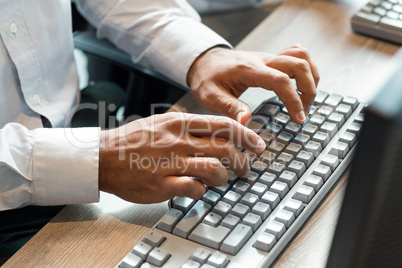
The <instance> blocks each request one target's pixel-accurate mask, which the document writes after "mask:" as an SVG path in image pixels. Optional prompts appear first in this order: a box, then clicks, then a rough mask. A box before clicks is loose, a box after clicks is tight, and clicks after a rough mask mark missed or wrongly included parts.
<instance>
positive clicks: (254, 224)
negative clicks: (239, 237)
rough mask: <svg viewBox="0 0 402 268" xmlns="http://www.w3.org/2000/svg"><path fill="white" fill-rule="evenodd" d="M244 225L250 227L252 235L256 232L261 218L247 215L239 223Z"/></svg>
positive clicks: (255, 215) (252, 214) (250, 214)
mask: <svg viewBox="0 0 402 268" xmlns="http://www.w3.org/2000/svg"><path fill="white" fill-rule="evenodd" d="M241 223H242V224H244V225H247V226H250V227H251V230H252V231H253V233H254V232H255V231H257V229H258V227H260V225H261V224H262V220H261V217H260V216H259V215H257V214H254V213H248V214H247V215H246V217H244V219H243V221H242V222H241Z"/></svg>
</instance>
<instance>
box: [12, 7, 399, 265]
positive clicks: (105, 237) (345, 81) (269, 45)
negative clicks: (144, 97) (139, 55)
mask: <svg viewBox="0 0 402 268" xmlns="http://www.w3.org/2000/svg"><path fill="white" fill-rule="evenodd" d="M348 2H353V3H349V4H348ZM364 2H365V1H363V0H361V1H360V0H359V1H358V0H354V1H348V0H344V1H343V2H342V1H332V2H327V1H308V0H291V1H288V2H286V3H285V4H283V5H281V6H280V7H279V8H277V9H276V10H275V11H274V12H273V13H272V14H271V15H270V16H269V17H268V18H267V19H266V20H265V21H264V22H263V23H261V25H259V27H257V28H256V29H255V30H254V31H253V32H252V33H251V34H250V35H249V36H247V37H246V38H245V40H244V41H243V42H241V43H240V44H239V45H238V47H237V48H238V49H244V50H258V51H265V52H270V53H273V52H278V51H280V50H281V49H283V48H285V47H288V46H290V45H293V44H295V43H300V44H302V45H303V46H305V47H306V48H308V49H309V51H310V52H311V54H312V56H313V58H314V59H315V61H316V62H317V64H318V66H319V70H320V73H321V82H320V85H319V88H320V89H322V90H325V91H329V92H339V93H341V94H345V95H354V96H357V97H358V98H359V99H360V100H362V101H367V100H369V99H370V98H371V97H372V96H373V94H374V93H375V89H376V85H378V84H379V81H380V80H381V79H379V78H381V77H384V74H385V73H386V70H387V68H388V66H389V65H388V63H387V62H388V60H389V59H390V58H391V57H392V56H393V55H394V54H395V53H396V51H397V50H398V48H399V47H398V46H396V45H392V44H388V43H385V42H381V41H377V40H374V39H370V38H366V37H362V36H359V35H355V34H353V33H352V32H351V30H350V23H349V19H350V16H351V14H352V13H353V11H354V10H356V9H357V8H359V7H360V6H361V5H362V4H363V3H364ZM269 96H272V93H270V92H265V91H263V90H261V89H250V90H249V91H247V92H246V93H245V94H243V96H242V97H241V98H242V99H243V100H244V101H246V102H247V103H249V104H250V106H251V107H252V108H255V107H256V106H257V105H258V102H259V101H261V100H262V99H263V98H265V97H269ZM176 108H178V109H180V110H183V111H188V112H202V109H200V108H199V106H198V104H196V103H195V101H194V99H193V98H192V96H191V95H190V94H188V95H186V96H184V97H183V98H182V99H181V100H180V101H179V102H178V103H177V105H176ZM344 185H345V179H342V180H341V182H340V183H339V184H338V185H337V186H336V187H335V188H334V190H333V191H332V193H331V194H330V195H329V196H328V198H327V199H326V200H325V201H324V202H323V204H322V205H321V207H320V208H319V209H318V210H317V211H316V213H315V214H314V216H313V217H312V218H311V220H310V221H309V222H308V223H307V225H306V227H305V228H303V230H302V231H301V232H300V233H299V234H298V235H297V237H296V238H295V240H294V241H293V243H292V244H291V245H290V246H289V248H288V249H287V250H286V251H285V252H284V254H283V255H282V256H281V257H280V259H279V260H278V262H277V263H276V264H275V266H276V267H303V266H304V267H323V266H324V265H325V262H326V258H327V254H328V250H329V247H330V243H331V238H332V234H333V231H334V227H335V224H336V221H337V215H338V212H339V208H340V204H341V201H342V194H343V188H344ZM166 210H167V204H166V203H162V204H154V205H136V204H129V203H127V202H124V201H122V200H120V199H119V198H116V197H114V196H111V195H109V194H104V193H101V201H100V203H99V204H87V205H74V206H67V207H66V208H65V209H63V210H62V211H61V212H60V213H59V214H58V215H57V216H56V217H55V218H54V219H53V220H52V221H51V222H50V223H49V224H47V225H46V226H45V227H44V228H43V229H42V230H41V231H40V232H39V233H38V234H37V235H36V236H35V237H34V238H33V239H31V240H30V241H29V242H28V243H27V244H26V245H25V246H24V247H23V248H22V249H21V250H20V251H18V252H17V253H16V254H15V255H14V256H13V257H12V258H11V259H10V260H9V261H8V262H7V263H6V264H5V265H4V267H78V266H79V267H113V266H114V265H116V264H117V263H118V262H119V261H120V260H121V259H122V258H123V257H124V256H125V254H126V253H128V252H129V251H130V250H131V248H132V247H133V246H134V245H135V244H136V243H138V242H139V241H140V240H141V238H142V236H143V235H145V233H146V232H147V230H148V229H149V228H150V227H152V226H153V225H154V224H155V223H156V222H157V221H158V219H159V218H160V217H161V216H162V215H163V214H164V213H165V211H166Z"/></svg>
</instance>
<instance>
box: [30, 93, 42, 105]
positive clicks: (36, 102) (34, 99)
mask: <svg viewBox="0 0 402 268" xmlns="http://www.w3.org/2000/svg"><path fill="white" fill-rule="evenodd" d="M32 99H33V101H34V103H35V104H36V105H39V104H40V96H39V95H38V94H35V95H33V96H32Z"/></svg>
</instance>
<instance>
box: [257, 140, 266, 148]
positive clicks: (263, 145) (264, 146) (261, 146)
mask: <svg viewBox="0 0 402 268" xmlns="http://www.w3.org/2000/svg"><path fill="white" fill-rule="evenodd" d="M266 147H267V145H266V144H265V142H264V141H263V140H262V139H258V142H257V149H265V148H266Z"/></svg>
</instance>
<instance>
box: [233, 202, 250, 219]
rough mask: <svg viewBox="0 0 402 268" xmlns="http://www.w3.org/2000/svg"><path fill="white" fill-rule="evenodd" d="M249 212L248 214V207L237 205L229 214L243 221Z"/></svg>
mask: <svg viewBox="0 0 402 268" xmlns="http://www.w3.org/2000/svg"><path fill="white" fill-rule="evenodd" d="M249 212H250V207H249V206H247V205H244V204H240V203H239V204H236V205H235V206H234V207H233V209H232V212H231V214H233V215H235V216H237V217H239V218H240V219H243V218H244V217H245V216H246V215H247V213H249Z"/></svg>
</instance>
